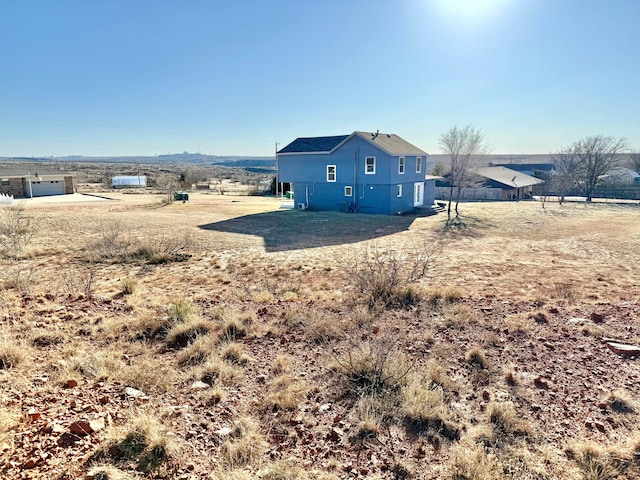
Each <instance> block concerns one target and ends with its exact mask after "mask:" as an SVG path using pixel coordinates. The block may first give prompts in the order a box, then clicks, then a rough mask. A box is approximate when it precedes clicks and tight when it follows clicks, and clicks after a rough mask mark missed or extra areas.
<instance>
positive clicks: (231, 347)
mask: <svg viewBox="0 0 640 480" xmlns="http://www.w3.org/2000/svg"><path fill="white" fill-rule="evenodd" d="M221 356H222V359H223V360H225V361H226V362H229V363H231V364H233V365H246V364H247V363H249V362H250V361H251V360H252V358H251V356H250V355H249V354H248V353H246V352H245V351H244V347H243V346H242V345H241V344H239V343H230V344H228V345H227V346H226V347H225V348H224V350H223V351H222V354H221Z"/></svg>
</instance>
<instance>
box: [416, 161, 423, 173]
mask: <svg viewBox="0 0 640 480" xmlns="http://www.w3.org/2000/svg"><path fill="white" fill-rule="evenodd" d="M416 173H422V157H416Z"/></svg>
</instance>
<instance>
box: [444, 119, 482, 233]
mask: <svg viewBox="0 0 640 480" xmlns="http://www.w3.org/2000/svg"><path fill="white" fill-rule="evenodd" d="M438 143H439V145H440V148H441V149H442V151H443V152H444V153H446V154H447V155H449V158H450V160H451V186H450V189H449V206H448V208H447V222H450V221H451V203H452V201H453V192H454V189H455V191H456V206H455V212H456V218H458V217H459V216H460V214H459V212H458V204H459V202H460V193H461V192H462V190H463V189H464V187H465V186H466V185H467V183H468V182H469V178H470V176H471V175H470V173H471V172H469V161H470V160H471V159H472V158H473V157H474V156H477V155H481V154H484V153H487V151H488V147H487V144H486V142H485V139H484V134H483V133H482V131H481V130H480V129H476V128H475V127H473V126H471V125H467V126H465V127H462V128H460V127H458V126H457V125H455V126H453V127H452V128H451V129H449V131H448V132H445V133H443V134H442V135H440V139H439V141H438Z"/></svg>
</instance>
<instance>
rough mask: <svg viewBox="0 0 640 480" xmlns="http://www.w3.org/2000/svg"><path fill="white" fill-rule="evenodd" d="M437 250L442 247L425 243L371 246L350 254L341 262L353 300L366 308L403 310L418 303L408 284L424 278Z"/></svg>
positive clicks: (435, 257) (416, 295)
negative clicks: (358, 301) (356, 299)
mask: <svg viewBox="0 0 640 480" xmlns="http://www.w3.org/2000/svg"><path fill="white" fill-rule="evenodd" d="M441 251H442V244H440V243H438V242H434V241H429V240H425V241H424V242H423V243H422V244H421V245H416V244H412V245H404V246H402V245H400V246H398V245H393V246H392V245H387V246H384V247H383V246H381V245H379V244H376V243H374V244H370V245H368V246H367V247H365V248H363V249H362V250H361V251H357V252H355V251H354V252H352V253H351V254H350V255H349V257H348V258H347V259H346V260H345V262H344V265H345V267H344V273H345V275H346V278H347V279H348V281H349V282H353V284H354V287H355V290H356V293H357V295H358V297H357V298H358V299H359V300H362V301H364V302H365V304H366V305H367V306H368V307H369V308H370V309H374V308H376V306H377V305H383V306H385V307H390V308H393V307H395V308H406V307H410V306H412V305H414V304H415V303H417V302H418V301H419V299H420V295H419V294H418V291H417V290H416V289H415V288H414V287H412V285H413V284H415V283H416V282H418V281H419V280H421V279H423V278H424V277H426V276H427V274H428V273H429V270H430V268H431V267H432V266H433V264H434V263H435V261H436V259H437V258H438V257H439V255H440V253H441ZM410 287H412V288H410Z"/></svg>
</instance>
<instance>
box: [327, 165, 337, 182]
mask: <svg viewBox="0 0 640 480" xmlns="http://www.w3.org/2000/svg"><path fill="white" fill-rule="evenodd" d="M335 181H336V166H335V165H327V182H335Z"/></svg>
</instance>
